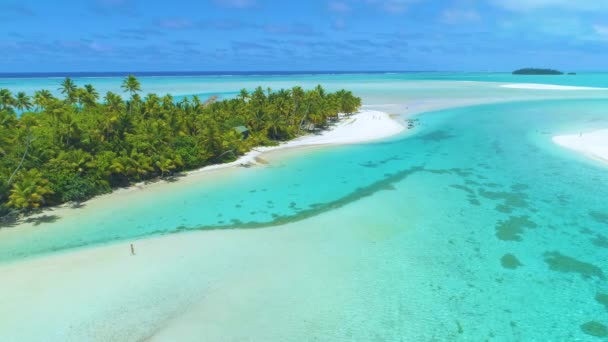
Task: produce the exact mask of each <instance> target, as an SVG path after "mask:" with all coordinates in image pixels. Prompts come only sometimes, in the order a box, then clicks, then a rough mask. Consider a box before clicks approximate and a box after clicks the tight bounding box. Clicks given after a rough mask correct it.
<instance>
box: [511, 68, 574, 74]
mask: <svg viewBox="0 0 608 342" xmlns="http://www.w3.org/2000/svg"><path fill="white" fill-rule="evenodd" d="M563 74H564V73H563V72H561V71H559V70H554V69H540V68H523V69H518V70H515V71H513V75H563Z"/></svg>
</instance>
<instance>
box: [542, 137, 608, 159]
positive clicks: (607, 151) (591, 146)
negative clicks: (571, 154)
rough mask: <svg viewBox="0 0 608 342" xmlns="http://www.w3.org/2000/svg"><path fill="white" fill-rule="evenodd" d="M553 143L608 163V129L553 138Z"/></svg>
mask: <svg viewBox="0 0 608 342" xmlns="http://www.w3.org/2000/svg"><path fill="white" fill-rule="evenodd" d="M553 142H555V143H556V144H558V145H560V146H563V147H565V148H569V149H571V150H574V151H577V152H580V153H582V154H584V155H585V156H587V157H589V158H593V159H596V160H599V161H602V162H606V163H608V129H602V130H598V131H594V132H588V133H582V132H581V133H579V134H571V135H559V136H555V137H553Z"/></svg>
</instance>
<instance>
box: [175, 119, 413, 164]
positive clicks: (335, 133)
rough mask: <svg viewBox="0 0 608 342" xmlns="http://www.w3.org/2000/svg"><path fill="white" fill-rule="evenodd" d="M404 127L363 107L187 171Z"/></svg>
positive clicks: (344, 141)
mask: <svg viewBox="0 0 608 342" xmlns="http://www.w3.org/2000/svg"><path fill="white" fill-rule="evenodd" d="M404 129H405V127H404V126H403V125H401V124H400V123H398V122H397V121H395V120H393V119H392V118H391V117H390V115H389V114H388V113H385V112H381V111H376V110H361V111H359V112H358V113H355V114H352V115H350V116H346V115H342V116H341V117H340V120H339V121H338V122H337V123H335V124H334V125H332V126H331V127H330V128H329V129H326V130H323V131H321V132H319V133H318V134H307V135H303V136H301V137H298V138H295V139H293V140H289V141H286V142H283V143H281V144H279V145H277V146H266V147H258V148H254V149H252V150H251V151H249V152H247V153H246V154H244V155H242V156H240V157H239V158H238V159H237V160H235V161H233V162H230V163H224V164H216V165H209V166H205V167H202V168H200V169H196V170H191V171H187V172H184V174H185V175H189V174H194V173H201V172H210V171H216V170H222V169H226V168H232V167H249V166H253V165H259V164H263V163H264V161H263V160H260V159H259V158H261V157H262V156H264V155H265V154H268V153H271V152H275V151H279V150H286V149H295V148H300V147H308V146H324V145H348V144H358V143H365V142H372V141H374V140H380V139H383V138H388V137H390V136H392V135H396V134H399V133H401V132H402V131H403V130H404Z"/></svg>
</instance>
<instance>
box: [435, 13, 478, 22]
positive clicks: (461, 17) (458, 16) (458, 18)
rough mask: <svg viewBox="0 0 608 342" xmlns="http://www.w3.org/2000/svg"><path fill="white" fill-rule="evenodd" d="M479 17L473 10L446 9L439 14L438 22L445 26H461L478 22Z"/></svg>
mask: <svg viewBox="0 0 608 342" xmlns="http://www.w3.org/2000/svg"><path fill="white" fill-rule="evenodd" d="M480 19H481V16H480V15H479V13H478V12H477V11H475V10H454V9H447V10H445V11H443V13H441V17H440V20H441V22H443V23H446V24H461V23H470V22H475V21H479V20H480Z"/></svg>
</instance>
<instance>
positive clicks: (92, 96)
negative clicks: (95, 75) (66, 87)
mask: <svg viewBox="0 0 608 342" xmlns="http://www.w3.org/2000/svg"><path fill="white" fill-rule="evenodd" d="M82 96H83V101H82V102H84V104H85V105H87V106H92V105H94V104H96V103H97V100H99V93H98V92H97V90H96V89H95V87H93V86H92V85H91V84H85V85H84V88H83V90H82Z"/></svg>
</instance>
